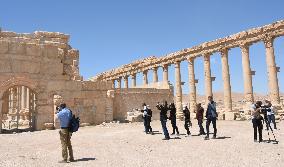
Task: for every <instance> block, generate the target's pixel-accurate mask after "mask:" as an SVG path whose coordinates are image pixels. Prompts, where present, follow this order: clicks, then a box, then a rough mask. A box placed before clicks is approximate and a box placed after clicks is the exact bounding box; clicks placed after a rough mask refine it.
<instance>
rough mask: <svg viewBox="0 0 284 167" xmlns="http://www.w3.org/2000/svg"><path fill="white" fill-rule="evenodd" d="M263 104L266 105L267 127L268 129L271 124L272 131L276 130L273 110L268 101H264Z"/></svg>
mask: <svg viewBox="0 0 284 167" xmlns="http://www.w3.org/2000/svg"><path fill="white" fill-rule="evenodd" d="M265 103H266V111H267V126H268V127H270V124H271V122H272V123H273V125H274V129H277V127H276V122H275V111H274V108H273V107H272V104H271V102H270V101H269V100H265ZM268 127H267V128H268Z"/></svg>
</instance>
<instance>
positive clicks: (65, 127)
mask: <svg viewBox="0 0 284 167" xmlns="http://www.w3.org/2000/svg"><path fill="white" fill-rule="evenodd" d="M57 109H58V110H57V112H56V115H57V118H58V119H59V121H60V127H61V129H60V130H59V134H60V140H61V145H62V157H63V160H62V161H59V162H60V163H67V159H68V153H67V149H68V151H69V161H70V162H74V156H73V149H72V145H71V136H72V133H71V132H69V125H70V120H71V118H72V112H71V110H69V109H68V108H67V107H66V104H65V103H62V104H60V106H59V107H57Z"/></svg>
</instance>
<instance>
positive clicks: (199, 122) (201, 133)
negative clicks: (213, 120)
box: [196, 103, 205, 135]
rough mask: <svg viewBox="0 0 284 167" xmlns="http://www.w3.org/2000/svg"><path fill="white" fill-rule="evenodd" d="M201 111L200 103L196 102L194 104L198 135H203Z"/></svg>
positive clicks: (202, 109) (202, 111)
mask: <svg viewBox="0 0 284 167" xmlns="http://www.w3.org/2000/svg"><path fill="white" fill-rule="evenodd" d="M203 113H204V108H203V107H202V106H201V103H198V104H197V105H196V119H197V122H198V126H199V134H198V135H205V132H204V128H203V125H202V123H203Z"/></svg>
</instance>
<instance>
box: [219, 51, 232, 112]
mask: <svg viewBox="0 0 284 167" xmlns="http://www.w3.org/2000/svg"><path fill="white" fill-rule="evenodd" d="M228 51H229V49H223V50H221V61H222V77H223V85H224V90H223V91H224V109H225V111H232V94H231V83H230V70H229V63H228Z"/></svg>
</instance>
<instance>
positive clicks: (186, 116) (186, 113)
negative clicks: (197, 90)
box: [182, 105, 191, 136]
mask: <svg viewBox="0 0 284 167" xmlns="http://www.w3.org/2000/svg"><path fill="white" fill-rule="evenodd" d="M182 112H183V116H184V128H185V130H186V134H187V135H188V136H189V135H191V133H190V130H189V127H190V126H191V121H190V112H189V109H188V108H187V106H186V105H184V106H183V110H182Z"/></svg>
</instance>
